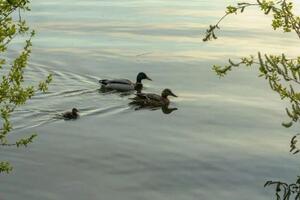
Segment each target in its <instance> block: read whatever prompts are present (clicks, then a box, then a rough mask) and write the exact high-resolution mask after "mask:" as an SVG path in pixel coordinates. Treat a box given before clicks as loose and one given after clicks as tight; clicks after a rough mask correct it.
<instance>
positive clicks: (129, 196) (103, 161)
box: [0, 0, 300, 200]
mask: <svg viewBox="0 0 300 200" xmlns="http://www.w3.org/2000/svg"><path fill="white" fill-rule="evenodd" d="M230 3H237V1H223V0H210V1H208V0H190V1H186V0H144V1H141V0H40V1H38V0H32V3H31V7H32V11H31V12H29V13H28V14H26V18H27V19H28V22H29V24H30V25H31V26H32V27H33V28H34V29H35V30H36V32H37V36H36V37H35V38H34V40H33V45H34V47H33V52H32V56H31V59H30V63H29V67H28V69H27V71H26V79H27V81H28V82H29V83H31V84H36V83H38V81H39V80H41V79H43V78H44V77H46V76H47V75H48V74H49V73H52V74H53V83H52V84H51V86H50V88H49V91H48V92H47V93H46V94H37V96H35V97H34V98H33V99H31V100H30V101H29V102H28V103H27V104H26V105H25V106H23V107H20V108H18V109H17V110H16V112H15V113H14V115H13V116H12V120H13V123H14V127H15V130H14V131H13V133H12V135H11V139H14V138H18V137H22V136H26V135H29V134H31V133H38V137H37V139H36V140H35V141H34V143H33V144H32V145H30V146H29V147H28V148H25V149H23V148H20V149H16V148H2V149H1V153H0V159H1V160H7V161H10V162H11V163H12V164H13V166H14V171H13V172H12V173H11V174H10V175H0V199H1V200H19V199H22V200H62V199H72V200H83V199H89V200H99V199H101V200H102V199H103V200H119V199H120V200H167V199H170V200H196V199H208V200H217V199H228V200H231V199H232V200H248V199H249V200H250V199H251V200H253V199H255V200H263V199H273V196H274V188H264V187H263V185H264V183H265V181H267V180H283V181H288V182H292V181H295V180H296V177H297V175H299V172H300V169H299V164H300V162H299V157H297V156H292V155H291V154H289V152H288V151H289V140H290V139H291V137H292V136H293V135H294V134H296V133H297V132H296V131H297V130H296V128H294V129H293V128H292V129H285V128H283V127H282V126H281V125H280V124H281V122H282V121H284V120H287V117H286V116H285V113H284V107H285V105H286V104H285V102H284V101H281V100H280V98H279V97H278V96H277V95H276V94H274V93H272V92H271V91H270V89H269V88H268V84H267V82H265V80H263V79H261V78H258V77H257V75H258V73H257V69H256V68H255V67H251V68H246V69H238V70H234V72H232V73H230V75H228V76H227V77H225V78H222V79H219V78H218V77H217V76H216V75H215V74H214V73H213V71H212V69H211V66H212V65H213V64H225V63H226V61H227V59H228V58H238V57H239V56H247V55H250V54H254V55H255V54H256V53H257V51H258V50H260V51H261V52H263V53H275V54H280V53H282V52H285V53H287V54H288V55H290V56H297V55H298V53H299V50H300V48H299V39H297V37H296V36H295V34H293V33H289V34H282V33H281V32H280V31H278V32H274V31H272V28H271V26H270V23H271V21H270V18H269V17H264V16H263V15H260V14H258V13H259V12H258V11H257V10H256V9H250V10H249V11H248V12H246V13H245V14H243V15H239V16H232V17H230V18H228V19H226V20H225V21H224V23H223V25H222V31H221V32H219V36H220V38H219V40H217V41H214V42H209V43H203V42H202V37H203V34H204V32H205V29H206V28H207V27H208V25H209V24H212V23H214V22H216V21H217V20H218V19H219V17H220V16H222V15H223V14H224V9H225V7H226V5H228V4H230ZM297 6H298V7H297V9H299V5H298V4H297ZM298 11H299V10H298ZM20 42H21V40H20V41H19V43H18V42H16V43H15V45H14V47H12V48H11V49H10V53H9V54H8V55H7V58H8V59H12V58H13V56H14V55H16V52H17V51H18V48H17V46H20V45H21V43H20ZM140 71H143V72H146V73H147V74H148V76H149V77H151V78H152V79H153V82H150V81H147V80H146V81H144V84H145V91H146V92H157V93H160V91H161V90H162V89H164V88H170V89H172V91H173V92H174V93H175V94H177V95H178V96H179V97H178V98H176V99H175V98H172V99H171V101H172V103H171V107H174V108H178V110H175V111H173V112H172V113H170V114H164V113H163V112H162V111H161V110H156V111H150V110H138V111H136V110H134V108H132V107H130V106H128V102H129V100H128V98H129V97H132V94H129V95H120V94H118V93H111V94H103V93H100V92H99V90H98V89H99V84H98V80H99V79H101V78H123V77H124V78H129V79H132V80H134V79H135V77H136V75H137V73H138V72H140ZM73 107H77V108H78V109H79V110H80V113H81V117H80V119H78V120H75V121H64V120H59V119H56V118H55V116H56V115H57V114H59V113H61V112H64V111H66V110H70V109H72V108H73Z"/></svg>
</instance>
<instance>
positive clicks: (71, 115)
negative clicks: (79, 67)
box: [62, 108, 79, 119]
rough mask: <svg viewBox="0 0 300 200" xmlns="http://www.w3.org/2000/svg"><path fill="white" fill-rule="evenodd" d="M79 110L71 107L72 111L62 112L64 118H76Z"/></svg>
mask: <svg viewBox="0 0 300 200" xmlns="http://www.w3.org/2000/svg"><path fill="white" fill-rule="evenodd" d="M78 113H79V111H78V109H77V108H73V109H72V111H71V112H70V111H68V112H65V113H63V114H62V117H63V118H64V119H77V118H78V117H79V114H78Z"/></svg>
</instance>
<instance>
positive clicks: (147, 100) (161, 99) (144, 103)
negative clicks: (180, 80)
mask: <svg viewBox="0 0 300 200" xmlns="http://www.w3.org/2000/svg"><path fill="white" fill-rule="evenodd" d="M168 96H173V97H178V96H177V95H175V94H174V93H173V92H172V91H171V90H170V89H168V88H166V89H164V90H163V91H162V93H161V95H158V94H153V93H137V94H136V96H135V97H134V98H131V100H133V101H132V102H130V103H129V104H130V105H139V106H140V107H167V106H168V105H169V104H170V100H169V99H168Z"/></svg>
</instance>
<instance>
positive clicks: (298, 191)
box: [203, 0, 300, 200]
mask: <svg viewBox="0 0 300 200" xmlns="http://www.w3.org/2000/svg"><path fill="white" fill-rule="evenodd" d="M248 7H258V8H260V10H261V11H262V12H263V13H264V14H265V15H272V16H273V19H272V27H273V29H274V30H277V29H282V30H283V31H284V32H294V33H296V35H297V36H298V37H299V39H300V17H298V16H296V15H295V14H294V13H293V3H292V2H290V1H288V0H279V1H271V0H269V1H267V0H257V1H256V3H238V4H237V5H236V6H228V7H227V10H226V13H225V15H224V16H223V17H222V18H221V19H220V20H219V21H218V22H217V23H216V24H214V25H210V27H209V28H208V29H207V30H206V35H205V37H204V39H203V41H204V42H206V41H209V40H214V39H217V36H216V31H217V30H218V29H220V23H221V22H222V20H223V19H225V18H226V17H227V16H229V15H237V14H239V13H243V12H244V11H245V10H246V9H247V8H248ZM241 66H246V67H250V66H258V70H259V77H263V78H265V79H266V80H267V81H268V83H269V85H270V88H271V89H272V90H273V91H275V92H276V93H278V94H279V96H280V97H281V99H287V100H288V101H289V102H290V108H286V113H287V116H288V117H289V118H290V119H291V120H290V121H289V122H286V123H282V125H283V126H284V127H286V128H289V127H291V126H292V125H293V123H294V122H298V121H299V119H300V92H299V91H297V90H296V89H298V88H299V84H300V56H299V57H297V58H288V56H287V55H285V54H281V55H267V54H262V53H260V52H258V53H257V56H253V55H251V56H248V57H242V58H240V59H239V61H235V62H234V61H232V60H231V59H229V60H228V64H227V65H225V66H219V65H214V66H213V70H214V71H215V72H216V74H217V75H218V76H219V77H223V76H225V75H226V74H227V73H228V72H229V71H231V70H232V69H234V68H238V67H241ZM295 88H296V89H295ZM298 136H299V134H297V135H295V136H294V137H293V138H292V140H291V143H290V152H291V153H293V154H297V153H299V152H300V148H298V147H297V142H298V141H297V137H298ZM267 186H275V188H276V193H275V194H276V199H277V200H281V199H282V200H289V199H292V198H294V199H296V200H300V177H298V179H297V181H296V183H292V184H288V183H285V182H280V181H267V182H266V184H265V187H267Z"/></svg>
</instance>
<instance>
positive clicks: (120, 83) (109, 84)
mask: <svg viewBox="0 0 300 200" xmlns="http://www.w3.org/2000/svg"><path fill="white" fill-rule="evenodd" d="M144 79H147V80H150V81H152V79H150V78H149V77H148V76H147V75H146V74H145V73H144V72H140V73H139V74H138V75H137V77H136V83H134V82H132V81H130V80H128V79H112V80H107V79H103V80H99V83H100V84H101V89H102V90H116V91H121V92H125V91H131V90H137V91H138V92H140V91H141V90H142V88H143V84H142V80H144Z"/></svg>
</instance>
